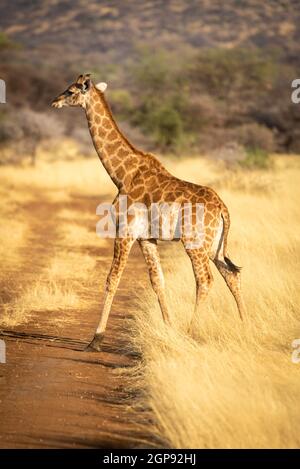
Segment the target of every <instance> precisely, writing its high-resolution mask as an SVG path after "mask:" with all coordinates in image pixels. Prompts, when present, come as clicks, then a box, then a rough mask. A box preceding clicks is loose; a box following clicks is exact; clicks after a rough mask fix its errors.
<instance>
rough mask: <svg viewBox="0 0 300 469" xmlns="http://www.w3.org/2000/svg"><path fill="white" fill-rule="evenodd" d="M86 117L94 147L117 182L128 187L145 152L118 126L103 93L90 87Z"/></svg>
mask: <svg viewBox="0 0 300 469" xmlns="http://www.w3.org/2000/svg"><path fill="white" fill-rule="evenodd" d="M90 93H91V94H90V99H89V102H88V103H87V104H86V109H85V111H86V117H87V121H88V126H89V130H90V134H91V137H92V140H93V143H94V147H95V149H96V151H97V153H98V156H99V158H100V160H101V161H102V164H103V166H104V167H105V169H106V171H107V173H108V174H109V176H110V177H111V179H112V181H113V182H114V183H115V185H116V186H117V187H118V188H119V189H120V188H124V189H125V190H126V189H128V188H129V186H130V183H131V180H132V178H133V176H134V174H135V172H136V171H137V169H138V165H139V163H140V160H141V158H142V153H141V152H139V151H138V150H136V149H135V148H134V147H133V146H132V145H131V144H130V142H128V140H127V139H126V137H125V136H124V135H123V134H122V132H121V131H120V129H119V128H118V126H117V124H116V122H115V120H114V118H113V116H112V113H111V111H110V109H109V106H108V104H107V102H106V100H105V98H104V95H103V93H101V92H100V91H98V90H97V89H96V88H95V87H93V88H92V89H91V92H90Z"/></svg>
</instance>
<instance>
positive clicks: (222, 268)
mask: <svg viewBox="0 0 300 469" xmlns="http://www.w3.org/2000/svg"><path fill="white" fill-rule="evenodd" d="M228 261H229V259H228V258H225V260H224V261H223V260H220V259H213V262H214V264H215V266H216V267H217V269H218V271H219V272H220V274H221V275H222V277H223V278H224V280H225V282H226V284H227V286H228V288H229V290H230V291H231V293H232V295H233V297H234V299H235V302H236V304H237V307H238V311H239V315H240V318H241V320H243V317H244V315H245V305H244V301H243V297H242V292H241V272H240V268H239V267H236V266H235V265H234V264H233V262H231V261H229V262H228Z"/></svg>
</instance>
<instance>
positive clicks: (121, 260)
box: [86, 238, 134, 351]
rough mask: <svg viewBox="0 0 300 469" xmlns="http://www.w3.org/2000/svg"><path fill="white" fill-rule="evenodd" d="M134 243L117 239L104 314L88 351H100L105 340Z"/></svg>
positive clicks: (125, 239)
mask: <svg viewBox="0 0 300 469" xmlns="http://www.w3.org/2000/svg"><path fill="white" fill-rule="evenodd" d="M133 243H134V239H131V238H116V239H115V245H114V258H113V262H112V265H111V269H110V272H109V274H108V277H107V281H106V292H105V299H104V305H103V308H102V313H101V317H100V321H99V324H98V327H97V330H96V334H95V336H94V338H93V340H92V342H91V343H90V344H89V346H88V347H87V349H86V350H87V351H90V350H96V351H100V349H101V342H102V341H103V338H104V332H105V329H106V325H107V321H108V316H109V313H110V310H111V305H112V302H113V299H114V296H115V293H116V291H117V288H118V285H119V282H120V280H121V276H122V273H123V270H124V267H125V265H126V263H127V259H128V256H129V253H130V249H131V247H132V245H133Z"/></svg>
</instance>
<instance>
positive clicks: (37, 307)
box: [0, 280, 86, 327]
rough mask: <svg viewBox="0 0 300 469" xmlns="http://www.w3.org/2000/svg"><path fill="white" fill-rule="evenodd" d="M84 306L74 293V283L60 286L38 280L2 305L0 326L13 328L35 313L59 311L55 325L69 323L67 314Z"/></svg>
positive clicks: (53, 282)
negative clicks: (12, 299)
mask: <svg viewBox="0 0 300 469" xmlns="http://www.w3.org/2000/svg"><path fill="white" fill-rule="evenodd" d="M85 306H86V305H85V303H84V302H83V301H82V299H81V298H80V296H79V295H78V294H77V293H76V285H74V282H72V283H69V284H66V285H60V284H58V283H56V282H55V281H54V280H52V281H45V280H44V281H43V280H38V281H36V282H35V283H34V284H33V285H30V287H29V288H27V289H26V290H25V291H24V292H23V293H21V295H20V296H18V297H17V298H16V299H15V300H14V301H12V302H10V303H5V304H3V305H2V310H3V312H2V315H1V321H0V324H1V326H2V327H14V326H17V325H20V324H25V323H27V322H28V321H30V319H32V318H33V317H36V315H37V313H39V312H41V313H49V312H53V311H55V312H57V311H60V312H61V314H60V315H59V317H56V318H55V323H56V325H58V324H63V323H65V322H70V320H71V321H72V319H70V316H69V314H68V313H69V312H70V313H71V312H72V311H73V310H74V309H81V308H84V307H85Z"/></svg>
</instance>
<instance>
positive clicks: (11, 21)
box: [0, 0, 300, 62]
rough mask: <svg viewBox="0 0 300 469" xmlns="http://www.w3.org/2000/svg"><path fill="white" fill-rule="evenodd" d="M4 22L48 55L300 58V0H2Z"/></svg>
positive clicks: (34, 52)
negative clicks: (183, 50) (267, 50)
mask: <svg viewBox="0 0 300 469" xmlns="http://www.w3.org/2000/svg"><path fill="white" fill-rule="evenodd" d="M0 18H1V19H0V26H1V29H2V31H4V32H5V33H6V34H7V35H8V36H9V37H10V38H12V39H13V40H15V41H18V42H19V43H21V44H22V45H23V46H24V47H25V48H28V49H29V50H30V54H31V57H32V58H33V57H34V58H35V59H37V58H39V59H40V58H41V57H43V61H45V60H47V59H48V60H49V58H51V57H52V58H53V57H55V56H56V54H59V60H60V61H62V62H70V61H71V60H74V59H75V58H78V57H81V58H82V54H84V55H85V58H88V57H91V56H96V57H97V58H100V57H101V58H102V59H105V57H106V56H108V57H109V60H110V61H114V62H117V61H119V60H123V58H124V57H125V58H126V56H128V54H131V53H132V52H133V51H134V49H135V47H136V45H137V44H139V43H148V44H150V45H151V46H160V47H166V48H170V49H178V47H182V46H189V47H192V48H199V47H219V46H221V47H225V48H232V47H249V46H256V47H272V48H278V49H280V50H281V51H283V52H284V55H285V59H286V60H297V61H298V60H299V59H298V57H299V56H300V54H299V52H300V30H299V23H300V9H299V4H298V2H297V1H296V0H282V1H280V0H279V1H267V2H262V1H261V0H241V1H236V0H227V1H226V2H223V1H216V0H215V1H210V0H201V1H200V2H199V1H197V0H190V1H189V2H186V1H185V0H172V1H170V0H165V1H164V0H145V1H143V2H140V1H138V0H127V1H126V2H122V1H120V0H111V1H109V2H107V1H95V0H93V1H86V0H72V1H71V0H65V1H62V2H57V1H55V0H42V1H39V0H33V1H30V2H28V1H24V0H16V1H14V2H11V1H10V0H2V2H1V4H0Z"/></svg>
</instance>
